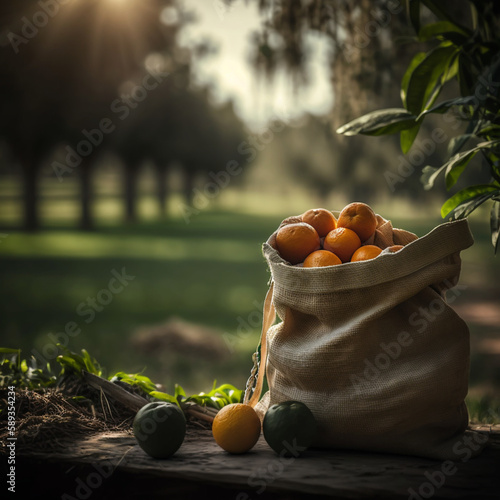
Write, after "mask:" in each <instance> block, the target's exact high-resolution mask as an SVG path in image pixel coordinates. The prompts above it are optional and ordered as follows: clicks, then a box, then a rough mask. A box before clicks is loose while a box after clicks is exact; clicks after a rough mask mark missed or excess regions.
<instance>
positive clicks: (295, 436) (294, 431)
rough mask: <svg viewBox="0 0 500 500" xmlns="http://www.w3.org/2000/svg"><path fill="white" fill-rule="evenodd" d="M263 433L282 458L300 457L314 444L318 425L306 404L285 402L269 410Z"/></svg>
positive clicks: (265, 417)
mask: <svg viewBox="0 0 500 500" xmlns="http://www.w3.org/2000/svg"><path fill="white" fill-rule="evenodd" d="M262 431H263V433H264V438H265V440H266V441H267V444H268V445H269V446H270V447H271V448H272V449H273V450H274V451H275V452H276V453H278V454H279V455H280V456H294V457H298V456H299V455H301V454H302V453H303V452H304V451H305V450H306V449H307V448H309V447H310V446H311V444H312V443H313V441H314V438H315V437H316V432H317V424H316V419H315V418H314V415H313V414H312V412H311V410H310V409H309V408H308V407H307V406H306V405H305V404H304V403H301V402H299V401H285V402H284V403H279V404H275V405H273V406H271V407H270V408H269V409H268V410H267V412H266V414H265V416H264V422H263V423H262Z"/></svg>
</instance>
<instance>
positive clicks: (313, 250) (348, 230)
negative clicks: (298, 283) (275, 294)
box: [276, 202, 402, 267]
mask: <svg viewBox="0 0 500 500" xmlns="http://www.w3.org/2000/svg"><path fill="white" fill-rule="evenodd" d="M376 228H377V216H376V215H375V212H374V211H373V210H372V209H371V207H370V206H369V205H367V204H366V203H361V202H354V203H350V204H349V205H347V206H346V207H344V208H343V209H342V211H341V212H340V214H339V217H338V219H336V218H335V216H334V215H333V213H332V212H330V211H329V210H326V209H324V208H313V209H311V210H308V211H307V212H305V213H304V214H302V216H301V222H294V223H291V224H287V225H284V226H282V227H281V228H280V229H279V230H278V232H277V234H276V248H277V250H278V252H279V254H280V255H281V257H283V259H285V260H287V261H288V262H290V264H300V263H302V266H303V267H324V266H335V265H338V264H342V263H344V262H358V261H362V260H370V259H374V258H375V257H377V256H378V255H380V254H381V253H382V250H383V249H382V248H380V247H378V246H376V245H373V244H368V243H367V242H368V241H369V240H370V238H371V237H372V236H373V234H374V233H375V229H376ZM401 248H402V247H401V245H393V246H392V247H389V248H388V250H389V251H391V252H397V251H398V250H400V249H401Z"/></svg>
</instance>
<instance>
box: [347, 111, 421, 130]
mask: <svg viewBox="0 0 500 500" xmlns="http://www.w3.org/2000/svg"><path fill="white" fill-rule="evenodd" d="M415 118H416V117H415V115H413V114H411V113H410V112H409V111H407V110H406V109H404V108H388V109H379V110H377V111H372V112H371V113H368V114H366V115H363V116H361V117H359V118H356V119H355V120H352V121H351V122H349V123H346V124H345V125H342V127H340V128H338V129H337V134H344V135H356V134H364V135H384V134H394V133H396V132H400V131H401V130H406V129H409V128H412V127H413V126H414V125H415Z"/></svg>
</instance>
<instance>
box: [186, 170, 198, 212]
mask: <svg viewBox="0 0 500 500" xmlns="http://www.w3.org/2000/svg"><path fill="white" fill-rule="evenodd" d="M195 177H196V173H195V171H194V170H193V169H192V168H190V167H188V168H185V169H184V198H185V200H186V203H187V204H188V205H192V204H193V198H194V180H195Z"/></svg>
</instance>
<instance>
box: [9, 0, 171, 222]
mask: <svg viewBox="0 0 500 500" xmlns="http://www.w3.org/2000/svg"><path fill="white" fill-rule="evenodd" d="M173 3H174V0H151V1H148V2H147V3H144V2H139V1H138V0H124V1H122V2H118V1H115V0H92V1H85V2H84V1H82V0H75V1H72V2H65V3H64V4H60V3H59V2H55V1H54V2H39V1H36V2H35V1H34V0H20V1H17V2H15V3H7V2H2V4H1V6H0V33H1V47H0V103H1V109H2V116H3V118H4V119H3V120H2V125H1V129H0V133H1V134H2V136H3V137H4V138H5V139H6V140H7V142H8V144H9V146H10V148H11V150H12V151H13V153H14V154H15V156H16V157H17V158H18V160H19V162H20V164H21V167H22V171H23V178H24V206H25V227H26V228H28V229H35V228H37V227H38V225H39V221H38V213H37V188H36V179H37V174H38V171H39V166H40V164H41V162H42V161H43V159H45V158H46V157H47V156H48V155H49V154H50V152H51V151H52V150H53V148H54V147H55V146H56V145H57V144H67V146H66V159H65V162H64V163H62V162H61V163H60V164H59V165H58V172H57V171H56V173H58V174H59V175H60V179H63V178H64V175H67V174H69V173H72V172H73V171H74V170H75V169H77V170H78V171H80V174H81V199H82V216H81V225H82V227H89V226H90V223H91V216H90V175H91V172H90V168H91V164H92V160H93V159H94V158H95V154H96V152H97V151H100V150H101V149H102V148H103V147H104V146H105V144H106V142H107V140H108V136H109V134H112V133H113V132H114V130H115V128H116V127H117V126H118V120H117V119H116V118H117V116H116V113H115V111H114V110H113V109H112V103H113V102H114V100H115V99H116V97H117V94H118V89H119V87H120V85H121V84H122V82H124V81H125V80H127V78H129V77H130V76H131V75H133V74H137V73H140V72H142V74H143V75H144V77H146V71H145V69H144V61H145V58H146V56H147V55H148V54H149V53H150V52H152V51H154V50H159V49H162V48H164V47H165V46H168V45H169V44H173V43H175V39H176V38H175V37H176V33H177V29H178V26H177V25H172V26H167V25H166V24H165V23H162V22H161V17H160V14H161V13H162V12H163V9H165V8H172V5H173ZM133 105H134V104H133V103H132V104H131V106H133ZM56 170H57V169H56Z"/></svg>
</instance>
